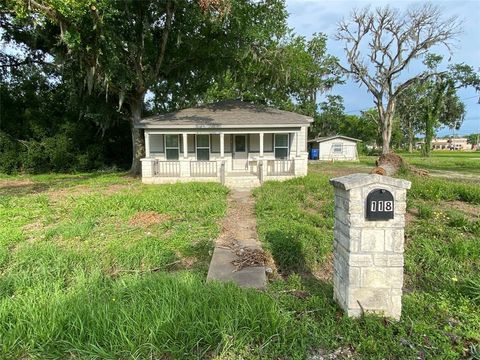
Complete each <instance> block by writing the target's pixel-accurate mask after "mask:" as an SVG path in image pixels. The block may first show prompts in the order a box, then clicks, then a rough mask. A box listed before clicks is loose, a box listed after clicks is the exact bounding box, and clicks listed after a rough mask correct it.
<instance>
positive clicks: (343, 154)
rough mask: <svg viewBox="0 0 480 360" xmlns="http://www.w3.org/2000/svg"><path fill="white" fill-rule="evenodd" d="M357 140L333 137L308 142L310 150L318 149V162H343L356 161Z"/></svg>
mask: <svg viewBox="0 0 480 360" xmlns="http://www.w3.org/2000/svg"><path fill="white" fill-rule="evenodd" d="M360 141H361V140H359V139H354V138H351V137H348V136H343V135H335V136H329V137H317V138H315V139H311V140H308V143H309V148H310V149H318V160H326V161H332V160H345V161H357V160H358V152H357V143H358V142H360Z"/></svg>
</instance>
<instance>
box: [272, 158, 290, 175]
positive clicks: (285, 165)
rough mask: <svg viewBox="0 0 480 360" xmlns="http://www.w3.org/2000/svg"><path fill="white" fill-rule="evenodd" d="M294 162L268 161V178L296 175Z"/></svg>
mask: <svg viewBox="0 0 480 360" xmlns="http://www.w3.org/2000/svg"><path fill="white" fill-rule="evenodd" d="M294 165H295V164H294V160H268V161H267V176H283V175H294V174H295V166H294Z"/></svg>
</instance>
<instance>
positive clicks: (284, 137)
mask: <svg viewBox="0 0 480 360" xmlns="http://www.w3.org/2000/svg"><path fill="white" fill-rule="evenodd" d="M288 152H289V146H288V134H275V159H287V158H288Z"/></svg>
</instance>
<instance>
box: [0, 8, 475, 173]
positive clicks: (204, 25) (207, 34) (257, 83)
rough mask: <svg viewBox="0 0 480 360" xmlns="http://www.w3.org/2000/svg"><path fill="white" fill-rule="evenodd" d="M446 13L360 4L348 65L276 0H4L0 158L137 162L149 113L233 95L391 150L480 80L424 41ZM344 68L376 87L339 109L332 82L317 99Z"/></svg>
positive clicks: (82, 163)
mask: <svg viewBox="0 0 480 360" xmlns="http://www.w3.org/2000/svg"><path fill="white" fill-rule="evenodd" d="M441 15H442V14H441V13H440V11H439V9H438V8H437V7H434V6H431V5H425V6H422V7H416V8H412V9H410V10H409V11H407V12H406V13H403V14H400V13H399V12H398V11H396V10H395V9H392V8H390V7H385V8H378V9H373V10H370V9H364V10H354V11H353V12H352V14H351V16H350V18H348V19H347V20H345V21H343V22H342V23H340V24H339V27H338V33H337V40H338V41H342V42H344V43H345V50H346V60H347V64H346V65H342V62H341V61H339V59H336V58H335V57H333V56H331V55H329V54H328V53H327V49H326V36H325V35H324V34H322V33H319V34H315V35H314V36H313V37H312V38H311V39H310V40H306V39H305V38H304V37H301V36H297V35H295V34H294V33H293V32H292V30H291V29H289V28H288V26H287V16H288V14H287V12H286V8H285V3H284V1H282V0H264V1H253V0H250V1H244V0H163V1H154V0H144V1H135V0H122V1H110V0H76V1H72V0H55V1H54V0H28V1H24V0H0V25H1V29H2V30H1V33H0V36H1V38H2V42H3V43H4V44H6V46H3V47H2V49H3V50H2V52H0V69H1V71H0V80H1V83H0V96H1V98H0V101H1V103H0V105H1V107H0V140H1V142H0V171H1V172H14V171H30V172H42V171H83V170H92V169H98V168H102V167H112V166H116V167H119V168H127V167H130V170H131V172H132V173H138V172H139V170H140V158H141V157H142V156H143V154H144V144H143V134H142V131H141V130H140V129H135V128H134V125H135V124H136V123H137V122H138V121H139V120H140V119H141V117H142V116H145V115H149V114H152V113H159V112H168V111H174V110H177V109H180V108H184V107H188V106H195V105H197V104H201V103H205V102H212V101H215V100H221V99H232V98H236V99H242V100H245V101H253V102H256V103H260V104H266V105H270V106H275V107H278V108H281V109H285V110H292V111H297V112H300V113H302V114H306V115H310V116H313V117H314V118H315V124H314V126H313V129H312V130H313V131H312V136H317V135H331V134H335V133H341V134H344V135H347V136H352V137H357V138H360V139H362V140H364V141H365V142H366V143H375V144H378V145H381V146H382V149H383V152H388V151H390V147H391V145H393V147H396V146H399V145H400V144H401V143H402V142H403V140H402V139H403V137H405V136H407V137H409V141H410V143H412V139H413V137H414V136H413V135H412V134H417V133H419V132H424V133H425V134H427V138H431V137H432V133H433V132H432V131H433V130H432V129H435V128H436V127H437V126H438V125H440V124H447V125H450V126H452V124H453V125H454V126H458V124H460V123H461V121H462V119H463V114H464V107H463V105H462V104H461V102H460V101H459V99H458V96H456V90H457V89H458V88H460V87H463V86H474V87H475V88H476V89H479V86H480V85H479V84H480V80H479V76H478V73H477V72H475V71H474V70H473V68H472V67H470V66H468V65H465V64H458V65H455V66H450V67H448V70H446V71H445V70H444V71H440V70H439V69H440V63H441V61H442V59H441V58H440V57H435V56H433V55H431V54H430V49H431V48H432V47H434V46H437V45H444V46H446V47H447V48H449V42H450V41H451V40H452V39H454V38H455V36H456V34H457V33H458V31H459V22H458V21H457V19H455V18H448V19H444V18H443V17H442V16H441ZM319 16H321V14H319ZM421 59H423V60H424V61H423V64H424V65H423V68H422V66H418V69H419V70H420V71H419V72H418V73H417V74H414V75H413V76H406V77H405V69H406V67H407V66H408V65H410V64H411V63H412V62H414V61H417V62H418V61H419V60H421ZM345 75H346V76H351V77H352V78H353V79H354V80H355V81H357V82H359V83H360V84H362V85H363V86H365V87H366V88H367V90H368V91H369V92H370V93H371V94H372V95H373V98H374V104H375V107H374V108H373V109H372V110H369V111H365V112H363V113H362V115H361V116H353V115H347V114H344V108H343V101H342V99H341V98H339V97H337V96H334V95H329V96H327V97H326V99H325V101H323V102H320V103H319V96H321V95H322V94H323V93H325V92H326V91H328V90H330V89H332V87H333V86H334V85H335V84H338V83H341V82H343V81H344V79H343V77H344V76H345ZM418 94H421V96H417V95H418ZM419 111H420V113H417V112H419Z"/></svg>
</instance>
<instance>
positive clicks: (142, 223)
mask: <svg viewBox="0 0 480 360" xmlns="http://www.w3.org/2000/svg"><path fill="white" fill-rule="evenodd" d="M170 219H171V216H170V215H167V214H159V213H157V212H155V211H141V212H138V213H136V214H135V215H133V216H132V218H131V219H130V221H129V224H130V225H131V226H138V227H149V226H152V225H156V224H162V223H164V222H166V221H168V220H170Z"/></svg>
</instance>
